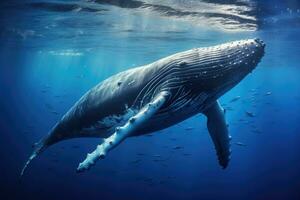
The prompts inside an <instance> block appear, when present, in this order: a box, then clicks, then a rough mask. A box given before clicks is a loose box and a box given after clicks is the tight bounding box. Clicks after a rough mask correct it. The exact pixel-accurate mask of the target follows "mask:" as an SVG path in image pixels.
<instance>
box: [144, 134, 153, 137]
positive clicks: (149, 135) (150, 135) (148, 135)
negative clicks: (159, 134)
mask: <svg viewBox="0 0 300 200" xmlns="http://www.w3.org/2000/svg"><path fill="white" fill-rule="evenodd" d="M145 136H146V137H153V135H152V134H147V135H145Z"/></svg>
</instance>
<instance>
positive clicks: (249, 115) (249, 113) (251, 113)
mask: <svg viewBox="0 0 300 200" xmlns="http://www.w3.org/2000/svg"><path fill="white" fill-rule="evenodd" d="M246 115H247V116H248V117H255V114H254V113H253V112H250V111H246Z"/></svg>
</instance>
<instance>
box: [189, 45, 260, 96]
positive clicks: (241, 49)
mask: <svg viewBox="0 0 300 200" xmlns="http://www.w3.org/2000/svg"><path fill="white" fill-rule="evenodd" d="M264 48H265V44H264V42H263V41H262V40H260V39H249V40H240V41H235V42H231V43H225V44H222V45H218V46H213V47H208V48H199V49H196V50H195V51H198V53H197V56H196V57H194V58H193V62H192V64H191V65H190V67H188V68H189V71H190V72H191V71H192V70H194V72H196V75H195V77H196V78H195V82H193V85H194V86H193V87H194V88H195V87H196V88H199V89H200V90H201V91H202V92H203V90H204V92H206V93H207V94H208V95H209V96H211V98H213V99H217V98H219V97H220V96H221V95H223V94H224V93H225V92H227V91H228V90H230V89H231V88H233V87H234V86H235V85H237V84H238V83H239V82H240V81H241V80H242V79H243V78H244V77H245V76H247V75H248V74H249V73H251V72H252V71H253V69H255V68H256V66H257V64H258V63H259V62H260V60H261V58H262V57H263V55H264ZM191 60H192V59H191ZM191 60H190V61H191ZM188 65H189V64H188Z"/></svg>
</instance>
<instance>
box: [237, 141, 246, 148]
mask: <svg viewBox="0 0 300 200" xmlns="http://www.w3.org/2000/svg"><path fill="white" fill-rule="evenodd" d="M235 144H236V145H238V146H242V147H246V146H247V145H246V144H244V143H242V142H236V143H235Z"/></svg>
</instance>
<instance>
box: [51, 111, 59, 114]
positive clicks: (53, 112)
mask: <svg viewBox="0 0 300 200" xmlns="http://www.w3.org/2000/svg"><path fill="white" fill-rule="evenodd" d="M51 113H52V114H54V115H58V114H59V112H56V111H54V110H53V111H51Z"/></svg>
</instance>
